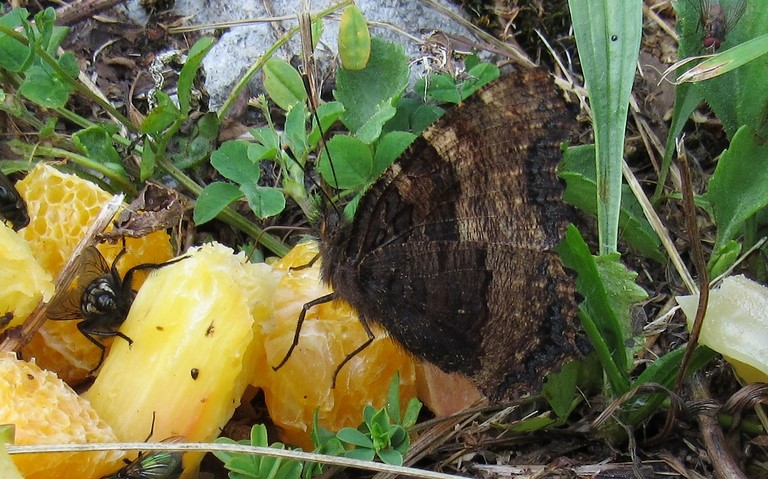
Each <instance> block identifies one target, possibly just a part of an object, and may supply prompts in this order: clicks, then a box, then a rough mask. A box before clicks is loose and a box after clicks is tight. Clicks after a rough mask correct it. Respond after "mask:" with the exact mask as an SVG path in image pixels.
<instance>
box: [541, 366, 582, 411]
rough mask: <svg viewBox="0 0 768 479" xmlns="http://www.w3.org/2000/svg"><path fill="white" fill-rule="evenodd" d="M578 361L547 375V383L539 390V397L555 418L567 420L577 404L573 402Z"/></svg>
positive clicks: (576, 384)
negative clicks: (546, 404) (544, 401)
mask: <svg viewBox="0 0 768 479" xmlns="http://www.w3.org/2000/svg"><path fill="white" fill-rule="evenodd" d="M580 368H581V364H580V363H579V361H571V362H570V363H567V364H565V365H563V367H561V368H560V371H557V372H551V373H549V374H548V375H547V382H546V383H545V384H544V387H543V388H542V390H541V395H542V396H543V397H544V399H546V400H547V402H548V403H549V405H550V406H551V407H552V411H554V413H555V414H557V417H559V418H561V419H563V418H567V417H568V416H569V415H570V414H571V411H573V408H574V407H575V406H576V404H578V402H576V401H574V398H575V397H576V394H577V392H578V388H577V386H578V379H579V369H580Z"/></svg>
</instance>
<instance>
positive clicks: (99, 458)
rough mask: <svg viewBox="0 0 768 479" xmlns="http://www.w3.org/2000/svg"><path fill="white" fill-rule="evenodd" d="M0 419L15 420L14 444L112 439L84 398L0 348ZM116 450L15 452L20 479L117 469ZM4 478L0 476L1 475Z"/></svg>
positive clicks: (119, 460)
mask: <svg viewBox="0 0 768 479" xmlns="http://www.w3.org/2000/svg"><path fill="white" fill-rule="evenodd" d="M0 404H2V407H0V423H1V424H15V425H16V441H15V443H16V444H76V443H89V442H115V441H116V440H117V438H116V437H115V435H114V433H113V432H112V430H111V429H110V428H109V426H108V425H107V424H106V423H105V422H104V421H102V420H101V419H99V417H98V416H97V414H96V411H94V409H93V408H92V407H91V405H90V404H88V401H85V400H84V399H82V398H80V397H79V396H78V395H77V394H75V392H74V391H73V390H72V389H70V388H69V386H67V385H66V384H65V383H64V382H63V381H61V380H60V379H59V378H57V377H56V375H55V374H54V373H52V372H50V371H46V370H43V369H40V368H39V367H38V366H37V365H36V364H34V363H28V362H26V361H20V360H18V359H16V357H15V355H14V354H12V353H0ZM122 457H123V454H122V453H121V452H117V451H97V452H87V453H55V454H15V455H13V456H12V459H13V462H14V463H15V464H16V466H17V467H18V468H19V470H20V471H21V473H22V474H23V475H24V477H25V478H26V479H51V478H63V477H77V478H82V479H90V478H99V477H101V476H103V475H105V474H108V473H110V472H113V471H115V470H117V469H119V468H120V467H121V465H122ZM3 477H5V476H3Z"/></svg>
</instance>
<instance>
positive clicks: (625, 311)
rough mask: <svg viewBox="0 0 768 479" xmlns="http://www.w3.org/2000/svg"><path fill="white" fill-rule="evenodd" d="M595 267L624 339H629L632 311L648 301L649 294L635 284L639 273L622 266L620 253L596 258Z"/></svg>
mask: <svg viewBox="0 0 768 479" xmlns="http://www.w3.org/2000/svg"><path fill="white" fill-rule="evenodd" d="M595 266H597V271H598V273H599V274H600V279H601V280H602V281H601V282H602V284H603V286H604V287H605V292H606V294H607V295H608V301H609V302H610V304H611V309H613V311H614V312H615V313H616V318H617V320H618V322H619V325H620V326H621V328H622V333H623V335H624V337H627V338H628V337H630V336H632V327H631V324H630V322H631V319H630V309H631V308H632V306H634V305H636V304H638V303H639V302H641V301H644V300H646V299H648V293H646V292H645V290H644V289H643V288H641V287H640V286H639V285H638V284H637V283H635V280H636V279H637V273H635V272H634V271H631V270H629V269H628V268H627V267H626V266H624V264H622V262H621V255H619V254H618V253H614V254H610V255H604V256H596V257H595Z"/></svg>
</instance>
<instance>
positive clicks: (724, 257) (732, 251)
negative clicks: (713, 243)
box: [707, 240, 741, 278]
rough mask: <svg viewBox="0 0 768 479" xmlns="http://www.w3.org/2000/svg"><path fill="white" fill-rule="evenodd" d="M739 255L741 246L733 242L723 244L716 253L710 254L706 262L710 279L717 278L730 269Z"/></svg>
mask: <svg viewBox="0 0 768 479" xmlns="http://www.w3.org/2000/svg"><path fill="white" fill-rule="evenodd" d="M740 254H741V245H740V244H739V243H737V242H735V241H733V240H731V241H729V242H727V243H725V244H724V245H723V246H722V247H721V248H720V249H719V250H717V252H715V253H714V254H712V256H711V257H710V258H709V261H708V262H707V269H708V270H709V277H710V278H717V277H718V276H720V275H721V274H723V273H725V272H726V271H727V270H728V268H730V267H731V266H732V265H733V264H734V263H735V262H736V260H737V259H739V255H740Z"/></svg>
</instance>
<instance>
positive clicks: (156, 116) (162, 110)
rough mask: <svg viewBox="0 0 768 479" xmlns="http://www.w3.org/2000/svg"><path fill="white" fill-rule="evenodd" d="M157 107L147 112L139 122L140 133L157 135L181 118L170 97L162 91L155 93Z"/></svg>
mask: <svg viewBox="0 0 768 479" xmlns="http://www.w3.org/2000/svg"><path fill="white" fill-rule="evenodd" d="M155 97H156V98H157V106H155V108H153V109H152V111H150V112H149V114H148V115H147V117H146V118H144V121H143V122H141V127H140V129H141V132H142V133H146V134H148V135H157V134H159V133H162V132H163V130H165V129H166V128H168V127H169V126H171V124H173V122H175V121H176V120H177V119H179V118H181V112H180V111H179V109H178V108H177V107H176V105H174V103H173V101H172V100H171V97H169V96H168V95H167V94H166V93H164V92H162V91H157V92H155Z"/></svg>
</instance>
